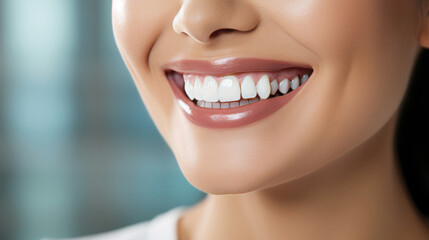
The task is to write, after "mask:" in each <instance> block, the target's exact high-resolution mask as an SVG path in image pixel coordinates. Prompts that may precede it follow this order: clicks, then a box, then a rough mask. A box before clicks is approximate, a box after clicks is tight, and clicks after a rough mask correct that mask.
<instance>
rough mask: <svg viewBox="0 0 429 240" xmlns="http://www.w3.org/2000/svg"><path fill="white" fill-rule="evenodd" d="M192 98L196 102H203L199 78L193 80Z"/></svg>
mask: <svg viewBox="0 0 429 240" xmlns="http://www.w3.org/2000/svg"><path fill="white" fill-rule="evenodd" d="M194 97H195V99H197V100H203V84H202V83H201V80H200V78H199V77H197V78H196V79H195V83H194Z"/></svg>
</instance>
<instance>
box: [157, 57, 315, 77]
mask: <svg viewBox="0 0 429 240" xmlns="http://www.w3.org/2000/svg"><path fill="white" fill-rule="evenodd" d="M287 68H310V69H311V68H312V67H311V66H309V65H306V64H298V63H289V62H284V61H278V60H267V59H258V58H223V59H218V60H213V61H201V60H180V61H174V62H171V63H168V64H165V65H163V66H162V69H164V71H168V70H173V71H175V72H178V73H182V74H183V73H188V74H199V75H211V76H225V75H228V74H235V73H243V72H271V71H279V70H282V69H287Z"/></svg>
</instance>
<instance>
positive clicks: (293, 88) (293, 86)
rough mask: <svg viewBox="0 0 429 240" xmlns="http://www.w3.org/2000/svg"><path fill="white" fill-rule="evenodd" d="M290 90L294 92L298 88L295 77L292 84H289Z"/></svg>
mask: <svg viewBox="0 0 429 240" xmlns="http://www.w3.org/2000/svg"><path fill="white" fill-rule="evenodd" d="M290 86H291V88H292V90H295V89H297V88H298V87H299V77H298V76H296V77H295V78H294V79H292V82H291V84H290Z"/></svg>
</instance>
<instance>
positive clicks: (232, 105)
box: [164, 58, 313, 128]
mask: <svg viewBox="0 0 429 240" xmlns="http://www.w3.org/2000/svg"><path fill="white" fill-rule="evenodd" d="M164 71H165V74H166V77H167V79H168V80H169V81H168V82H169V83H170V85H171V87H172V89H173V92H174V94H175V96H176V98H177V100H178V103H179V106H180V107H181V108H182V110H183V112H184V113H185V115H186V117H187V118H188V119H189V120H190V121H191V122H193V123H195V124H196V125H199V126H201V127H207V128H232V127H240V126H244V125H247V124H250V123H253V122H255V121H258V120H260V119H262V118H265V117H267V116H268V115H270V114H272V113H274V112H275V111H277V110H278V109H280V108H281V107H282V106H284V105H285V104H286V103H288V102H289V101H290V100H291V99H292V98H293V97H294V96H295V95H296V94H297V93H298V92H299V91H300V89H301V88H302V87H303V85H305V83H306V82H307V81H308V80H309V79H310V77H311V75H312V73H313V69H312V68H311V67H309V66H305V65H298V64H290V63H286V62H280V61H273V60H262V59H237V58H231V59H221V60H216V61H212V62H208V61H196V60H183V61H179V62H173V63H170V64H167V65H165V66H164Z"/></svg>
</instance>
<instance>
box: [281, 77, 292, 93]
mask: <svg viewBox="0 0 429 240" xmlns="http://www.w3.org/2000/svg"><path fill="white" fill-rule="evenodd" d="M289 88H290V82H289V79H285V80H283V81H281V82H280V84H279V91H280V92H281V93H283V94H286V93H287V92H288V91H289Z"/></svg>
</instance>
